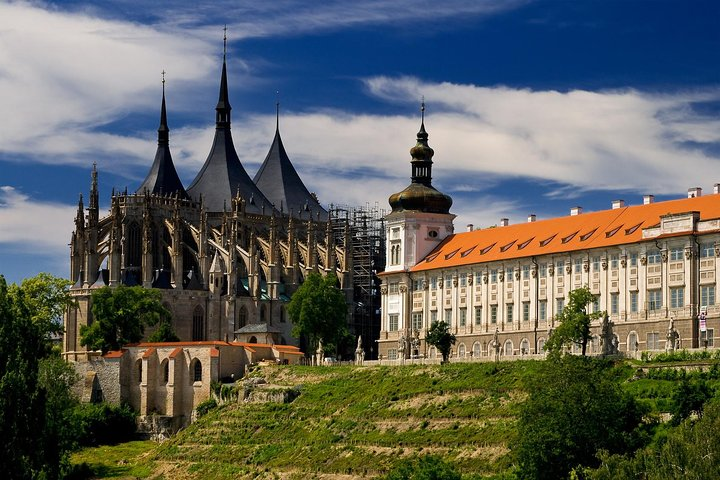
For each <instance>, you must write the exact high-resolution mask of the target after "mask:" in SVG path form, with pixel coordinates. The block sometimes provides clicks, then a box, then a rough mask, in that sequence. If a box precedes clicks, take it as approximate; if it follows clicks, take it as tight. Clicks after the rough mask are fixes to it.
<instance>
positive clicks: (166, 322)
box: [148, 317, 180, 342]
mask: <svg viewBox="0 0 720 480" xmlns="http://www.w3.org/2000/svg"><path fill="white" fill-rule="evenodd" d="M179 341H180V337H178V336H177V334H176V333H175V330H173V328H172V322H171V321H170V319H169V318H168V317H163V319H162V320H160V322H159V323H158V326H157V328H156V329H155V331H154V332H153V333H151V334H150V336H149V337H148V342H179Z"/></svg>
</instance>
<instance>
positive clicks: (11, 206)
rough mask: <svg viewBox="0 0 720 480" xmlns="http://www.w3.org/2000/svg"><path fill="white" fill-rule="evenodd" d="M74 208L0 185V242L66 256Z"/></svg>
mask: <svg viewBox="0 0 720 480" xmlns="http://www.w3.org/2000/svg"><path fill="white" fill-rule="evenodd" d="M76 210H77V207H73V206H70V205H63V204H59V203H53V202H43V201H38V200H34V199H32V198H30V197H29V196H27V195H25V194H23V193H21V192H19V191H18V190H16V189H15V188H14V187H11V186H8V185H5V186H0V245H4V247H3V249H5V248H8V247H9V246H13V247H14V249H16V250H18V251H25V252H27V251H35V252H36V253H38V254H39V255H54V256H58V257H59V256H62V255H65V256H67V255H69V250H68V243H69V241H70V234H71V233H72V230H73V226H74V224H73V218H74V216H75V212H76Z"/></svg>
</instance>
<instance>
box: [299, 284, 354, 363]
mask: <svg viewBox="0 0 720 480" xmlns="http://www.w3.org/2000/svg"><path fill="white" fill-rule="evenodd" d="M337 284H338V279H337V276H336V275H335V274H334V273H329V274H328V275H326V276H324V277H323V276H321V275H320V274H318V273H311V274H310V275H308V276H307V278H306V279H305V281H304V282H303V284H302V285H300V288H298V289H297V291H296V292H295V293H294V294H293V296H292V298H291V299H290V303H289V304H288V308H287V310H288V315H289V316H290V319H291V320H292V322H293V329H292V334H293V335H294V336H296V337H300V336H305V337H306V338H308V340H309V344H310V347H311V348H312V349H313V350H314V349H315V347H316V346H317V344H318V341H319V340H322V341H323V342H324V345H325V346H326V347H328V348H326V350H328V351H329V350H330V349H331V348H332V347H333V346H337V345H338V343H339V342H340V341H341V340H342V339H343V338H345V336H346V333H347V322H346V315H347V305H346V303H345V295H344V294H343V292H342V290H340V289H339V288H338V287H337Z"/></svg>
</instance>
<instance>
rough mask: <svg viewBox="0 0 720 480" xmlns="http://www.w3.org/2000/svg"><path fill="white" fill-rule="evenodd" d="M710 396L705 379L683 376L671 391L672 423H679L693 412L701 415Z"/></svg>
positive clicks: (710, 392)
mask: <svg viewBox="0 0 720 480" xmlns="http://www.w3.org/2000/svg"><path fill="white" fill-rule="evenodd" d="M711 398H712V391H711V390H710V387H708V384H707V382H706V381H705V380H703V379H701V378H698V379H693V380H690V379H688V378H684V379H683V380H682V382H680V383H678V384H677V385H676V386H675V389H674V391H673V395H672V401H673V407H672V412H671V413H672V424H673V425H679V424H680V422H682V421H683V420H685V419H686V418H688V417H689V416H690V415H691V414H693V413H696V414H698V415H702V409H703V406H704V405H705V402H707V401H708V400H710V399H711Z"/></svg>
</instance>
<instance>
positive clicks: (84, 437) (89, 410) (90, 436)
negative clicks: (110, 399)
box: [73, 403, 136, 446]
mask: <svg viewBox="0 0 720 480" xmlns="http://www.w3.org/2000/svg"><path fill="white" fill-rule="evenodd" d="M73 415H74V417H75V421H76V422H77V425H78V428H79V430H80V432H81V435H80V437H79V439H78V443H79V444H80V445H81V446H96V445H112V444H115V443H120V442H126V441H128V440H131V439H132V438H133V436H134V435H135V430H136V424H135V416H136V414H135V412H134V411H133V410H132V408H130V407H129V406H128V405H122V406H117V405H110V404H108V403H83V404H80V405H78V406H77V407H75V411H74V412H73Z"/></svg>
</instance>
